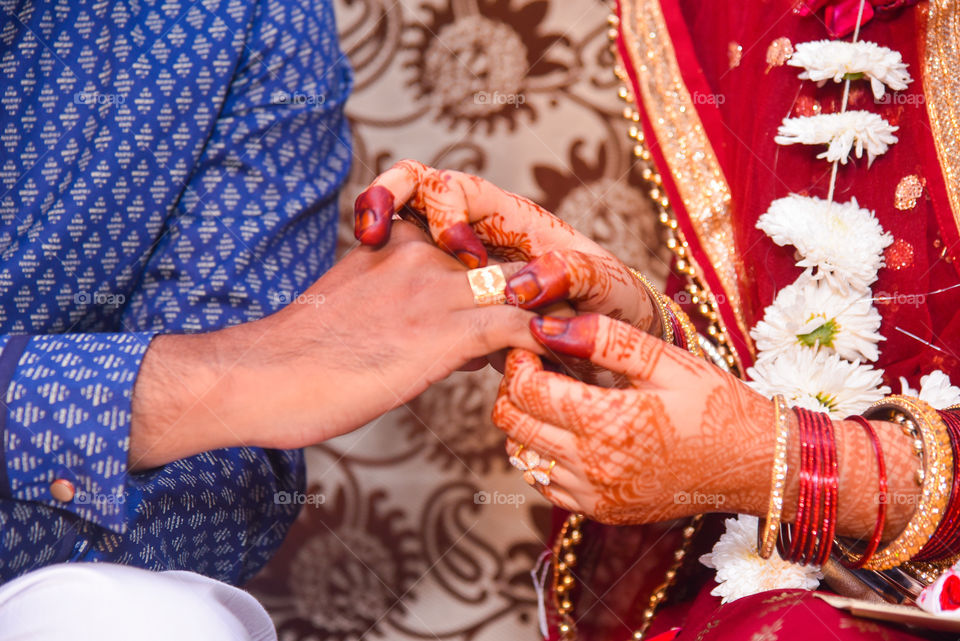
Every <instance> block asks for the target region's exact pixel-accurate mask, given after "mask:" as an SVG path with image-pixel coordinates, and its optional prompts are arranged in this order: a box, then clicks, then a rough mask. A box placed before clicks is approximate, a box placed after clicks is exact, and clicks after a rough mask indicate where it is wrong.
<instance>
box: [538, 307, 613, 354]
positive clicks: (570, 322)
mask: <svg viewBox="0 0 960 641" xmlns="http://www.w3.org/2000/svg"><path fill="white" fill-rule="evenodd" d="M530 330H531V331H532V332H533V336H534V338H536V339H537V340H538V341H540V342H541V343H543V345H544V346H545V347H548V348H550V349H551V350H553V351H555V352H559V353H560V354H567V355H569V356H576V357H578V358H590V356H591V355H592V354H593V348H594V344H595V343H596V338H597V315H596V314H588V315H585V316H576V317H574V318H553V317H551V316H544V317H537V318H534V319H532V320H531V321H530Z"/></svg>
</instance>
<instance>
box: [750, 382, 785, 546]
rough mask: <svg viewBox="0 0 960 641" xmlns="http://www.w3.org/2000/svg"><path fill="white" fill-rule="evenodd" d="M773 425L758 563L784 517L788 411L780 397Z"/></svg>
mask: <svg viewBox="0 0 960 641" xmlns="http://www.w3.org/2000/svg"><path fill="white" fill-rule="evenodd" d="M773 411H774V419H773V424H774V426H775V428H776V441H775V443H774V446H773V469H772V470H771V472H770V503H769V504H768V506H767V518H766V519H762V520H761V521H760V522H759V527H758V529H757V540H758V544H757V552H758V553H759V554H760V558H761V559H769V558H770V556H771V555H772V554H773V548H774V546H775V545H776V544H777V535H778V534H779V533H780V515H781V514H783V488H784V486H785V485H786V484H787V441H788V439H789V438H790V408H789V407H788V406H787V402H786V401H785V400H784V399H783V396H781V395H780V394H777V395H776V396H774V397H773Z"/></svg>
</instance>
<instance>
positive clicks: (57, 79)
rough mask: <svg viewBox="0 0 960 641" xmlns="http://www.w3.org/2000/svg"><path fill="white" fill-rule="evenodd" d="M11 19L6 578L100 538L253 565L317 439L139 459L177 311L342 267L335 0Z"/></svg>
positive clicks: (271, 302)
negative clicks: (59, 486)
mask: <svg viewBox="0 0 960 641" xmlns="http://www.w3.org/2000/svg"><path fill="white" fill-rule="evenodd" d="M0 24H2V28H0V252H2V253H0V334H2V336H0V345H2V352H0V390H2V391H5V396H4V401H5V404H6V411H5V412H4V411H2V408H0V431H2V433H3V437H4V443H3V445H4V447H3V451H2V452H0V454H2V457H3V458H2V459H0V546H2V547H0V549H2V552H0V580H3V581H6V580H9V579H11V578H13V577H16V576H18V575H20V574H23V573H25V572H28V571H30V570H32V569H34V568H38V567H41V566H44V565H48V564H51V563H56V562H61V561H69V560H83V561H96V560H101V561H113V562H119V563H125V564H130V565H136V566H140V567H145V568H151V569H179V570H193V571H196V572H200V573H203V574H206V575H209V576H212V577H214V578H217V579H220V580H224V581H228V582H232V583H237V582H241V581H243V580H245V579H246V578H248V577H249V576H251V575H252V573H253V572H255V571H256V570H257V569H258V568H259V567H260V566H261V565H262V564H263V563H265V562H266V560H267V559H268V558H269V557H270V554H271V553H272V551H273V550H274V549H275V548H276V546H277V545H279V542H280V541H281V540H282V538H283V536H284V534H285V533H286V531H287V529H288V527H289V525H290V523H291V521H292V520H293V518H294V516H295V514H296V506H295V505H291V504H290V503H284V502H282V501H279V502H278V501H275V500H274V495H275V493H277V492H283V491H287V492H292V491H295V490H298V489H300V488H301V485H302V484H303V481H304V470H303V460H302V456H301V454H300V452H298V451H271V450H263V449H256V448H243V449H239V448H238V449H229V450H219V451H216V452H211V453H207V454H203V455H200V456H195V457H193V458H190V459H186V460H182V461H178V462H176V463H173V464H170V465H167V466H165V467H163V468H160V469H157V470H153V471H150V472H148V473H144V474H131V473H129V472H128V470H127V450H128V446H129V432H130V416H131V410H130V403H131V395H132V390H133V387H134V384H135V382H136V377H137V372H138V369H139V367H140V362H141V359H142V357H143V355H144V352H145V351H146V350H147V347H148V345H149V344H150V340H151V338H152V337H153V336H154V335H155V334H156V333H185V332H203V331H209V330H214V329H217V328H221V327H225V326H228V325H235V324H237V323H242V322H245V321H249V320H253V319H256V318H260V317H262V316H264V315H266V314H269V313H271V312H273V311H275V310H277V309H279V308H280V307H282V306H283V305H284V304H285V303H287V302H289V301H290V300H292V299H293V298H294V297H296V295H297V294H298V293H299V292H302V291H304V290H305V289H306V288H307V287H308V286H309V285H310V284H311V283H312V282H313V281H314V280H316V279H317V278H318V277H319V276H320V275H321V274H322V273H323V272H324V270H326V269H327V268H328V267H330V265H331V263H332V261H333V250H334V245H335V242H336V224H337V217H338V216H337V192H338V189H339V188H340V186H341V185H342V183H343V182H344V180H345V179H346V176H347V172H348V169H349V165H350V134H349V129H348V125H347V121H346V118H345V116H344V115H343V103H344V101H345V99H346V97H347V95H348V93H349V91H350V86H351V74H350V69H349V65H348V62H347V60H346V58H345V56H344V55H343V53H342V52H341V51H340V49H339V45H338V43H337V38H336V28H335V24H334V17H333V9H332V7H331V6H330V3H329V2H319V1H318V2H314V1H311V0H263V1H261V2H254V1H253V0H250V1H243V0H201V1H200V2H194V1H184V2H177V1H175V0H163V1H145V2H144V1H141V2H137V3H133V2H106V1H100V2H90V1H78V0H59V1H57V0H50V1H21V2H17V1H12V0H0ZM318 420H322V419H318ZM55 479H66V480H68V481H70V482H71V483H73V484H74V486H75V487H76V496H75V497H74V499H73V500H72V501H70V502H60V501H57V500H55V498H54V497H53V495H52V494H51V490H50V485H51V482H52V481H54V480H55Z"/></svg>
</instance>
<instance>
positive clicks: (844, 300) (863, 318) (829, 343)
mask: <svg viewBox="0 0 960 641" xmlns="http://www.w3.org/2000/svg"><path fill="white" fill-rule="evenodd" d="M880 320H881V319H880V314H879V312H877V310H876V308H874V307H873V305H872V304H871V298H870V294H869V293H860V292H850V293H846V294H844V293H841V292H838V291H836V290H834V289H833V288H832V287H830V286H829V285H827V284H826V283H825V282H824V281H822V280H821V281H818V280H815V279H813V278H812V277H811V276H809V275H808V274H803V275H802V276H800V278H799V279H798V280H797V281H796V282H795V283H793V284H792V285H788V286H786V287H784V288H783V289H781V290H780V291H779V292H778V293H777V297H776V299H774V301H773V304H772V305H770V306H769V307H767V309H766V310H764V313H763V320H762V321H760V322H759V323H757V324H756V326H755V327H754V328H753V329H752V330H750V336H752V337H753V339H754V340H755V341H756V345H757V351H758V352H760V359H769V358H775V357H776V356H779V355H780V354H782V353H783V352H785V351H787V350H792V349H798V348H800V349H803V348H813V349H817V348H825V349H827V350H828V351H830V352H835V353H837V354H839V355H840V356H841V357H842V358H845V359H847V360H850V361H859V360H867V361H875V360H877V358H878V357H879V355H880V353H879V350H878V349H877V343H878V342H880V341H881V340H883V336H881V335H880V334H879V329H880Z"/></svg>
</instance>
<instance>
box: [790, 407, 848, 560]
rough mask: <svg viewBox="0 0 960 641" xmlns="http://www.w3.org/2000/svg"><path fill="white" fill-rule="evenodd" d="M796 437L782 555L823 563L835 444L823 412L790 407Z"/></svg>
mask: <svg viewBox="0 0 960 641" xmlns="http://www.w3.org/2000/svg"><path fill="white" fill-rule="evenodd" d="M794 413H795V414H796V416H797V425H798V435H799V439H800V490H799V497H798V502H797V517H796V524H795V526H794V528H793V532H792V533H790V535H789V537H788V538H789V544H786V543H784V545H783V549H781V555H782V556H783V558H785V559H787V560H788V561H792V562H794V563H802V564H805V565H806V564H810V563H815V564H817V565H823V564H824V563H826V562H827V559H829V558H830V551H831V549H832V548H833V534H834V531H835V530H836V524H837V496H838V492H837V490H838V476H837V444H836V440H835V438H834V433H833V421H832V420H831V419H830V417H829V416H827V415H826V414H822V413H819V412H811V411H809V410H804V409H800V408H794Z"/></svg>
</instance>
